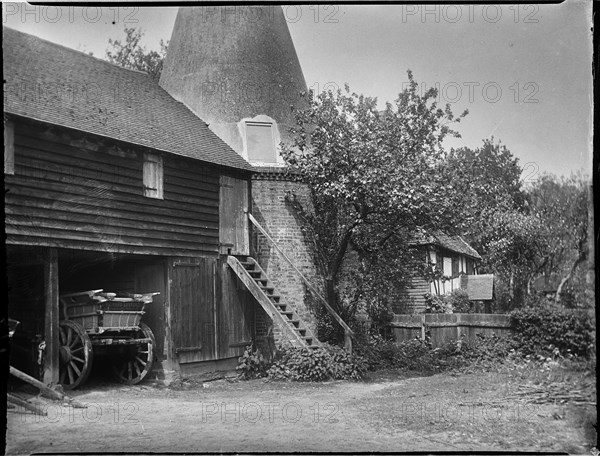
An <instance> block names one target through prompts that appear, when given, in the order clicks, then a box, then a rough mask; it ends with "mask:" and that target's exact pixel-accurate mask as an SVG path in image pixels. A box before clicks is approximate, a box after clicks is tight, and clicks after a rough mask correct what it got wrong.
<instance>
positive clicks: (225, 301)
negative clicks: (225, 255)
mask: <svg viewBox="0 0 600 456" xmlns="http://www.w3.org/2000/svg"><path fill="white" fill-rule="evenodd" d="M219 267H220V268H221V275H220V277H221V299H219V302H218V318H219V358H221V359H223V358H232V357H237V356H242V355H243V354H244V348H245V347H246V346H247V345H249V344H250V342H251V341H252V328H253V327H254V298H253V297H252V295H250V293H249V292H248V289H247V288H246V287H245V286H243V285H242V284H241V283H240V282H239V281H238V280H237V277H236V276H235V274H234V272H233V271H232V270H231V268H230V267H229V266H228V265H227V262H226V261H221V262H220V265H219Z"/></svg>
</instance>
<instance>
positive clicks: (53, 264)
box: [43, 249, 60, 385]
mask: <svg viewBox="0 0 600 456" xmlns="http://www.w3.org/2000/svg"><path fill="white" fill-rule="evenodd" d="M45 253H46V254H45V258H44V303H45V307H46V309H45V320H44V325H45V331H44V332H45V341H46V352H45V356H44V377H43V380H44V383H46V384H47V385H56V384H58V382H59V348H60V345H59V344H60V342H59V327H58V320H59V303H58V252H57V251H56V249H48V250H47V251H46V252H45Z"/></svg>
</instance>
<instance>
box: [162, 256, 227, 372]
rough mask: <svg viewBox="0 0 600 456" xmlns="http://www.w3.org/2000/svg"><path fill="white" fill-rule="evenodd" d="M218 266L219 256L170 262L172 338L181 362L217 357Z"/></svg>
mask: <svg viewBox="0 0 600 456" xmlns="http://www.w3.org/2000/svg"><path fill="white" fill-rule="evenodd" d="M216 265H217V260H216V258H196V259H191V258H190V259H184V260H171V261H170V265H169V266H170V268H169V269H170V271H169V279H170V280H169V300H170V309H171V310H170V313H171V338H172V340H173V352H174V353H173V354H174V356H175V361H178V362H179V363H180V364H183V363H192V362H196V361H207V360H214V359H216V358H217V352H216V339H217V336H216V335H217V331H216V324H217V321H216V299H215V280H216V279H215V273H216Z"/></svg>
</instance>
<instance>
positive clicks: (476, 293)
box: [467, 274, 494, 301]
mask: <svg viewBox="0 0 600 456" xmlns="http://www.w3.org/2000/svg"><path fill="white" fill-rule="evenodd" d="M467 294H468V295H469V300H471V301H488V300H490V299H492V296H493V294H494V274H480V275H470V276H468V279H467Z"/></svg>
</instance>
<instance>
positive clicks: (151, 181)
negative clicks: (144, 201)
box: [144, 153, 163, 199]
mask: <svg viewBox="0 0 600 456" xmlns="http://www.w3.org/2000/svg"><path fill="white" fill-rule="evenodd" d="M144 196H147V197H148V198H157V199H163V159H162V157H161V156H160V155H158V154H152V153H145V154H144Z"/></svg>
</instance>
